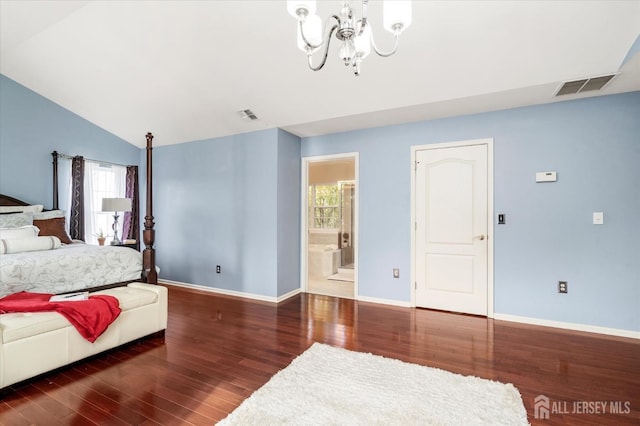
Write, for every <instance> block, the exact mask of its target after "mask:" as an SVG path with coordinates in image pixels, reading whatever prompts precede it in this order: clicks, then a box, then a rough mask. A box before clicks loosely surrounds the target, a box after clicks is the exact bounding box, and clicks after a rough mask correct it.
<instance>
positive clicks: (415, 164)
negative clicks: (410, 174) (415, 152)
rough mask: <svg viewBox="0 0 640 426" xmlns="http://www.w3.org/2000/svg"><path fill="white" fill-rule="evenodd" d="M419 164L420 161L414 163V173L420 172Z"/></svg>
mask: <svg viewBox="0 0 640 426" xmlns="http://www.w3.org/2000/svg"><path fill="white" fill-rule="evenodd" d="M418 163H419V161H414V162H413V171H414V172H417V171H418Z"/></svg>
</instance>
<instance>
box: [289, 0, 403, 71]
mask: <svg viewBox="0 0 640 426" xmlns="http://www.w3.org/2000/svg"><path fill="white" fill-rule="evenodd" d="M368 3H369V0H362V17H361V18H360V19H356V17H355V14H354V10H353V9H352V7H351V4H350V2H349V1H348V0H344V1H343V2H342V10H341V11H340V14H338V15H331V17H330V18H329V19H328V20H327V22H326V26H325V28H324V31H323V28H322V19H321V18H320V17H319V16H318V15H316V14H315V13H316V2H315V0H287V11H288V12H289V14H290V15H291V16H293V17H294V18H296V19H297V20H298V48H300V50H302V51H303V52H305V53H306V54H307V61H308V63H309V68H311V69H312V70H314V71H318V70H320V69H322V67H323V66H324V64H325V63H326V62H327V55H328V52H329V44H330V43H331V38H332V36H333V34H334V33H335V35H336V38H337V39H338V40H340V43H341V45H340V50H339V55H340V59H342V61H343V62H344V64H345V65H346V66H349V65H351V66H353V72H354V74H355V75H360V64H361V63H362V60H363V59H364V58H366V57H367V56H368V55H369V53H371V47H373V50H374V52H376V53H377V54H378V55H379V56H383V57H388V56H391V55H393V54H394V53H396V50H398V40H399V38H400V34H401V33H402V31H404V30H406V29H407V28H408V27H409V25H411V1H410V0H409V1H404V0H385V1H383V2H382V15H383V16H382V23H383V27H384V29H385V30H387V31H389V32H390V33H391V34H393V37H394V38H395V44H394V46H393V49H392V50H391V51H389V52H382V51H380V50H378V47H377V46H376V43H375V41H374V38H373V32H372V31H371V24H369V21H368V19H367V6H368ZM332 19H333V20H335V22H334V23H333V26H332V27H331V28H329V24H330V23H331V22H333V21H332ZM323 46H324V52H323V54H322V61H321V62H320V63H319V64H318V65H313V54H314V53H315V52H317V51H320V50H322V48H323Z"/></svg>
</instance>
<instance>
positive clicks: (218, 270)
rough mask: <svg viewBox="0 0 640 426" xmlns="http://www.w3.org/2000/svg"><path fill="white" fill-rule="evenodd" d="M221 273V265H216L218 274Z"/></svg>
mask: <svg viewBox="0 0 640 426" xmlns="http://www.w3.org/2000/svg"><path fill="white" fill-rule="evenodd" d="M219 273H220V265H216V274H219Z"/></svg>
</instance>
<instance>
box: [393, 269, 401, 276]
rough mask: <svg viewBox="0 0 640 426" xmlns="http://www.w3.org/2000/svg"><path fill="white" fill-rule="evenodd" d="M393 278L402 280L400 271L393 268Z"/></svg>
mask: <svg viewBox="0 0 640 426" xmlns="http://www.w3.org/2000/svg"><path fill="white" fill-rule="evenodd" d="M393 278H400V269H398V268H393Z"/></svg>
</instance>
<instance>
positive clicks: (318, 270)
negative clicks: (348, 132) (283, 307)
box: [301, 153, 358, 299]
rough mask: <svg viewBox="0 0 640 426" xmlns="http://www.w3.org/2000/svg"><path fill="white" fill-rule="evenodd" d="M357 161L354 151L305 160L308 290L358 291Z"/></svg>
mask: <svg viewBox="0 0 640 426" xmlns="http://www.w3.org/2000/svg"><path fill="white" fill-rule="evenodd" d="M357 159H358V158H357V154H354V153H352V154H342V155H335V156H322V157H308V158H304V159H303V180H304V182H303V191H304V193H303V197H302V199H303V200H302V216H303V220H302V221H301V222H302V228H303V229H302V245H301V247H302V251H303V253H302V256H301V258H302V262H301V263H302V265H303V267H302V282H303V290H304V291H305V292H308V293H314V294H323V295H327V296H336V297H344V298H350V299H353V298H355V297H356V295H357V267H356V266H357V238H358V231H357V228H358V227H357V217H358V216H357V192H358V185H357Z"/></svg>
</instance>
